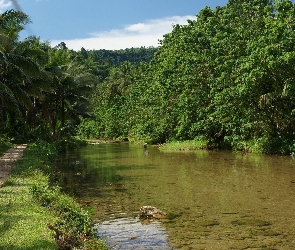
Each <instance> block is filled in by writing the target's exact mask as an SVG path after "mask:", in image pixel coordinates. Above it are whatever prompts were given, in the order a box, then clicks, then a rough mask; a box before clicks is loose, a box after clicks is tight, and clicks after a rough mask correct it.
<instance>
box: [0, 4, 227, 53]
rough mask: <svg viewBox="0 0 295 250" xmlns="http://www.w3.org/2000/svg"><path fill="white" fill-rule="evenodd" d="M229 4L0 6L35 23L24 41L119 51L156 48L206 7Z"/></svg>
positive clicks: (213, 7)
mask: <svg viewBox="0 0 295 250" xmlns="http://www.w3.org/2000/svg"><path fill="white" fill-rule="evenodd" d="M226 4H227V0H0V13H3V12H4V11H5V10H9V9H12V8H13V9H16V8H19V9H20V10H21V11H23V12H24V13H26V14H27V15H29V17H30V19H31V23H30V24H29V25H27V26H26V28H25V30H24V31H22V32H21V33H20V39H24V38H25V37H27V36H30V35H34V36H37V37H40V39H41V40H42V41H49V42H50V44H51V45H52V46H55V45H57V44H59V43H60V42H65V43H66V45H67V47H68V48H69V49H73V50H80V49H81V48H82V47H83V48H84V49H86V50H92V49H97V50H98V49H107V50H118V49H125V48H132V47H134V48H137V47H141V46H144V47H150V46H153V47H157V46H158V45H159V40H161V39H163V35H165V34H167V33H170V32H171V31H172V29H173V24H181V25H185V24H187V20H188V19H192V20H195V19H196V15H197V14H198V13H199V12H200V10H201V9H203V8H204V7H205V6H209V7H210V8H212V9H215V7H216V6H224V5H226Z"/></svg>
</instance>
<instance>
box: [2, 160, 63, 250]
mask: <svg viewBox="0 0 295 250" xmlns="http://www.w3.org/2000/svg"><path fill="white" fill-rule="evenodd" d="M18 165H19V167H21V164H18ZM41 177H42V175H40V174H36V175H32V177H24V176H17V175H14V176H13V177H10V178H9V179H8V181H7V182H6V183H5V185H4V186H3V187H2V188H0V232H1V234H0V249H3V250H8V249H19V250H21V249H26V250H29V249H32V250H33V249H57V245H56V243H55V240H54V237H53V232H52V231H51V230H50V229H49V228H48V224H49V223H52V222H54V221H56V218H55V217H54V216H53V215H52V214H51V213H50V212H49V211H48V210H47V209H46V208H44V207H41V206H39V205H38V204H37V203H36V202H34V201H33V200H32V196H31V195H30V193H29V188H30V186H31V185H32V184H33V183H34V182H36V181H37V180H36V178H38V182H44V183H46V181H47V178H45V176H43V177H42V178H41Z"/></svg>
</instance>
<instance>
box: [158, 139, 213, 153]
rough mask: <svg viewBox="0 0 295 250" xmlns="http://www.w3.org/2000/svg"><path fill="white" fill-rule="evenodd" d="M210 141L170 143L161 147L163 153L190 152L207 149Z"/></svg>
mask: <svg viewBox="0 0 295 250" xmlns="http://www.w3.org/2000/svg"><path fill="white" fill-rule="evenodd" d="M207 145H208V141H207V140H205V139H203V138H200V139H198V140H189V141H174V142H168V143H165V144H163V145H161V146H160V147H159V149H160V150H161V151H188V150H197V149H206V148H207Z"/></svg>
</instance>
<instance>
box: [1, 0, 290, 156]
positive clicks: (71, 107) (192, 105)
mask: <svg viewBox="0 0 295 250" xmlns="http://www.w3.org/2000/svg"><path fill="white" fill-rule="evenodd" d="M294 17H295V5H294V3H293V2H292V1H290V0H250V1H245V0H229V1H228V3H227V5H226V6H223V7H217V8H215V9H211V8H209V7H206V8H204V9H203V10H201V11H200V12H199V13H198V14H197V15H196V18H195V20H188V22H187V24H186V25H177V24H176V25H174V26H173V30H172V32H171V33H168V34H166V35H164V37H163V39H162V40H161V41H160V42H159V47H158V48H144V47H142V48H132V49H126V50H121V51H107V50H100V51H95V50H91V51H88V50H85V49H84V48H81V50H80V51H72V50H70V49H68V48H67V46H66V44H65V43H61V44H59V45H58V46H55V47H52V46H50V43H49V42H42V41H40V39H39V38H37V37H28V38H27V39H24V40H22V41H20V40H19V32H20V30H22V29H23V27H24V25H25V24H26V23H28V22H30V19H29V17H28V16H27V15H26V14H24V13H21V12H17V11H14V10H11V11H7V12H5V13H3V14H1V15H0V57H1V59H0V86H1V88H0V133H1V135H3V137H4V135H5V136H6V137H7V138H9V139H12V138H13V139H14V140H15V141H16V140H26V141H28V140H29V141H34V140H36V139H37V138H39V139H40V138H42V139H45V140H47V141H58V140H65V138H68V137H70V136H74V135H79V136H80V137H83V138H101V139H114V138H116V139H117V138H120V139H123V138H128V139H129V140H130V141H145V142H149V143H165V142H172V141H187V140H194V141H203V142H204V141H205V142H206V143H207V147H208V148H212V147H213V148H214V147H221V148H228V149H233V150H244V151H258V152H262V153H268V154H274V153H279V154H290V153H293V152H295V140H294V139H295V135H294V129H295V99H294V98H295V94H294V93H295V92H294V90H295V85H294V67H295V66H294V65H295V64H294V60H295V53H294V45H295V39H294V38H295V33H294V30H295V21H294Z"/></svg>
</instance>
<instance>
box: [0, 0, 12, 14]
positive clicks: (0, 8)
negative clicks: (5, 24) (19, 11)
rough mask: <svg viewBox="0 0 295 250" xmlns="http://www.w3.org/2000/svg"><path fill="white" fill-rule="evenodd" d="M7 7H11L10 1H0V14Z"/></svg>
mask: <svg viewBox="0 0 295 250" xmlns="http://www.w3.org/2000/svg"><path fill="white" fill-rule="evenodd" d="M9 7H11V2H10V1H6V0H0V13H3V12H4V11H5V10H7V9H8V8H9Z"/></svg>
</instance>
